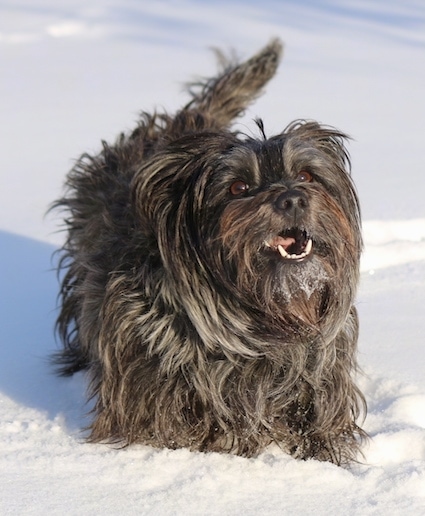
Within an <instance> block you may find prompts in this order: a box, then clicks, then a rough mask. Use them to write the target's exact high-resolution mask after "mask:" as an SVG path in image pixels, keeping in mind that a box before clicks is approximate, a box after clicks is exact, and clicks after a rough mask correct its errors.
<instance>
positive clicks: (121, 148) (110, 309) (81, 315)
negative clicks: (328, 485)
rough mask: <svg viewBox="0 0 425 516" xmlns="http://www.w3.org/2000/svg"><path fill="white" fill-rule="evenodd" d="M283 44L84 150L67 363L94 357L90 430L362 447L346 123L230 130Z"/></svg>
mask: <svg viewBox="0 0 425 516" xmlns="http://www.w3.org/2000/svg"><path fill="white" fill-rule="evenodd" d="M280 54H281V44H280V42H279V41H277V40H273V41H271V42H270V44H269V45H268V46H266V47H265V48H264V49H263V50H261V51H260V52H259V53H258V54H256V55H254V56H253V57H252V58H251V59H249V60H247V61H245V62H243V63H235V62H232V61H230V60H224V59H222V64H223V68H222V69H221V71H220V73H219V74H218V75H217V76H216V77H213V78H211V79H209V80H205V81H203V82H201V83H198V84H192V85H191V87H190V89H189V91H190V94H191V101H190V102H189V103H188V104H187V105H186V106H185V107H184V108H183V109H182V110H181V111H179V112H177V114H175V115H174V116H170V115H168V114H158V113H154V114H147V113H144V114H142V116H141V118H140V121H139V123H138V125H137V127H136V128H135V130H134V131H133V132H132V133H131V134H129V135H121V136H120V137H119V138H118V140H117V141H116V143H115V144H113V145H109V144H107V143H105V142H104V143H103V149H102V151H101V152H100V154H99V155H97V156H89V155H87V154H85V155H83V156H82V157H81V158H80V160H79V162H78V163H77V165H76V166H75V167H74V168H73V170H71V172H70V173H69V175H68V180H67V187H68V189H67V193H66V195H65V196H64V198H63V199H60V200H59V201H58V202H57V203H56V207H60V208H62V209H64V210H65V211H66V212H67V214H66V226H67V231H68V233H67V240H66V243H65V245H64V247H63V250H62V257H61V261H60V268H61V269H65V274H64V277H63V282H62V288H61V311H60V315H59V318H58V330H59V333H60V335H61V338H62V340H63V342H64V349H63V351H62V352H61V353H59V354H58V355H57V356H56V362H57V363H58V364H59V369H60V372H61V373H62V374H64V375H70V374H72V373H74V372H75V371H78V370H81V369H86V370H87V371H88V374H89V377H90V382H91V383H90V395H91V396H92V397H94V399H95V407H94V410H93V421H92V424H91V426H90V434H89V437H88V438H89V440H90V441H93V442H119V443H121V444H131V443H145V444H150V445H153V446H158V447H168V448H180V447H187V448H189V449H191V450H200V451H217V452H229V453H236V454H239V455H243V456H247V457H250V456H255V455H257V454H258V453H259V452H261V451H262V450H264V449H265V447H266V446H268V445H269V444H270V443H277V444H278V445H279V446H280V447H281V448H282V449H284V450H286V451H287V452H288V453H290V454H291V455H293V456H294V457H297V458H302V459H308V458H315V459H318V460H327V461H331V462H334V463H336V464H344V463H347V462H350V461H352V460H355V458H356V455H357V453H358V450H359V446H360V443H361V441H362V439H363V438H364V437H365V433H364V432H363V431H362V430H361V429H360V428H359V427H358V426H357V424H356V419H357V418H358V417H359V415H360V413H361V412H362V409H365V402H364V398H363V396H362V394H361V393H360V391H359V389H358V388H357V387H356V385H355V383H354V380H353V374H354V373H355V370H356V345H357V337H358V321H357V314H356V309H355V307H354V306H353V302H354V298H355V294H356V289H357V284H358V279H359V258H360V252H361V248H362V242H361V232H360V213H359V204H358V199H357V195H356V192H355V188H354V186H353V183H352V180H351V178H350V175H349V170H348V169H349V157H348V154H347V151H346V148H345V146H344V141H345V138H346V137H345V135H344V134H343V133H341V132H339V131H337V130H335V129H333V128H330V127H325V126H321V125H319V124H318V123H316V122H307V121H296V122H294V123H292V124H290V125H289V126H288V127H287V128H286V129H285V130H284V131H283V132H281V133H280V134H277V135H276V136H273V137H271V138H267V137H266V136H265V133H264V129H263V124H262V122H261V121H257V125H258V127H259V131H258V132H259V138H250V137H247V136H244V135H241V134H240V133H238V132H236V131H232V130H231V129H230V126H231V123H232V121H233V119H234V118H235V117H237V116H238V115H240V114H241V113H242V112H243V110H244V109H245V108H246V107H247V106H248V105H249V104H250V102H251V101H252V100H254V99H255V98H256V97H257V95H258V94H259V93H260V92H261V90H262V88H263V86H264V85H265V84H266V83H267V81H268V80H269V79H270V78H271V77H272V76H273V75H274V73H275V71H276V68H277V66H278V63H279V60H280Z"/></svg>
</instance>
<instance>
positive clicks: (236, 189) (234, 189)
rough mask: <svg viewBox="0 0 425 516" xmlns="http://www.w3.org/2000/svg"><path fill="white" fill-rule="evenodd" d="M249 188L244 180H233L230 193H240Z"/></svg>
mask: <svg viewBox="0 0 425 516" xmlns="http://www.w3.org/2000/svg"><path fill="white" fill-rule="evenodd" d="M248 190H249V185H247V184H246V183H245V182H244V181H235V182H234V183H232V184H231V185H230V193H231V194H232V195H242V194H244V193H246V192H247V191H248Z"/></svg>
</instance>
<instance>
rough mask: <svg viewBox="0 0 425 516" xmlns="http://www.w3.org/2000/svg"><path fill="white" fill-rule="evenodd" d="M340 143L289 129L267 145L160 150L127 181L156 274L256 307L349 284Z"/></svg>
mask: <svg viewBox="0 0 425 516" xmlns="http://www.w3.org/2000/svg"><path fill="white" fill-rule="evenodd" d="M343 142H344V135H343V134H341V133H340V132H338V131H336V130H333V129H330V128H326V127H321V126H319V125H318V124H316V123H313V122H308V123H300V122H299V123H295V124H292V125H291V126H290V127H288V128H287V129H286V130H285V131H284V132H283V133H282V134H279V135H277V136H275V137H273V138H270V139H258V140H254V139H245V140H241V139H239V138H238V137H237V136H235V135H233V134H231V133H229V132H216V133H213V132H207V131H206V132H201V133H199V134H197V135H190V136H184V137H182V138H180V139H178V140H176V141H174V142H172V143H170V144H169V145H167V146H166V147H165V148H164V149H163V151H161V153H159V154H156V155H155V156H154V157H153V158H152V159H151V161H150V162H149V163H147V165H146V166H145V167H144V169H143V170H141V171H140V174H139V178H138V179H137V178H136V180H135V186H136V190H135V191H136V197H137V200H136V205H137V206H139V207H140V212H141V213H142V216H143V219H144V226H145V227H146V226H148V227H150V228H152V231H153V237H154V241H155V244H154V245H157V246H158V251H159V252H160V255H161V260H162V262H163V263H164V264H165V267H166V269H167V270H168V271H170V272H171V275H172V276H173V277H175V278H177V279H178V280H181V281H189V282H190V281H191V278H193V275H195V274H196V275H197V276H198V277H199V275H201V276H205V278H208V281H209V283H210V284H212V285H220V286H221V287H222V288H225V287H229V286H230V287H231V289H232V290H234V289H235V288H236V289H237V290H238V291H239V293H240V294H241V295H243V296H248V297H249V298H252V297H253V296H255V297H257V298H258V300H259V301H260V302H266V301H267V300H269V299H270V298H279V297H282V298H283V300H286V301H289V300H290V299H292V298H293V297H294V295H296V293H297V292H299V291H302V292H304V294H306V295H310V294H311V293H312V291H314V290H315V289H320V288H322V287H323V285H325V284H329V283H334V282H335V281H337V282H339V284H340V285H341V286H342V285H343V284H345V283H348V282H349V281H350V277H351V276H352V275H355V277H356V278H357V269H358V261H359V255H360V250H361V238H360V216H359V206H358V201H357V196H356V192H355V189H354V186H353V183H352V181H351V178H350V175H349V171H348V170H347V167H348V165H349V160H348V156H347V152H346V149H345V147H344V143H343ZM146 221H148V222H146ZM182 270H184V271H186V273H187V276H186V275H185V274H184V273H182Z"/></svg>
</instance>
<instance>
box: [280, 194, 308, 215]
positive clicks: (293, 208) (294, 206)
mask: <svg viewBox="0 0 425 516" xmlns="http://www.w3.org/2000/svg"><path fill="white" fill-rule="evenodd" d="M275 206H276V208H277V209H278V210H280V211H283V212H284V213H285V215H295V214H298V215H301V214H302V213H304V211H305V210H306V209H307V208H308V199H307V196H306V195H305V194H304V193H303V192H300V191H299V190H288V191H287V192H284V193H282V194H280V195H279V197H278V198H277V199H276V201H275Z"/></svg>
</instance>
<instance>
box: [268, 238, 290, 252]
mask: <svg viewBox="0 0 425 516" xmlns="http://www.w3.org/2000/svg"><path fill="white" fill-rule="evenodd" d="M268 244H269V245H270V247H274V248H275V249H276V248H277V247H278V246H279V245H281V246H282V247H283V248H284V249H285V250H286V249H288V247H289V246H291V245H292V244H295V238H292V237H281V236H277V237H276V238H273V240H270V241H269V242H268Z"/></svg>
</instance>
